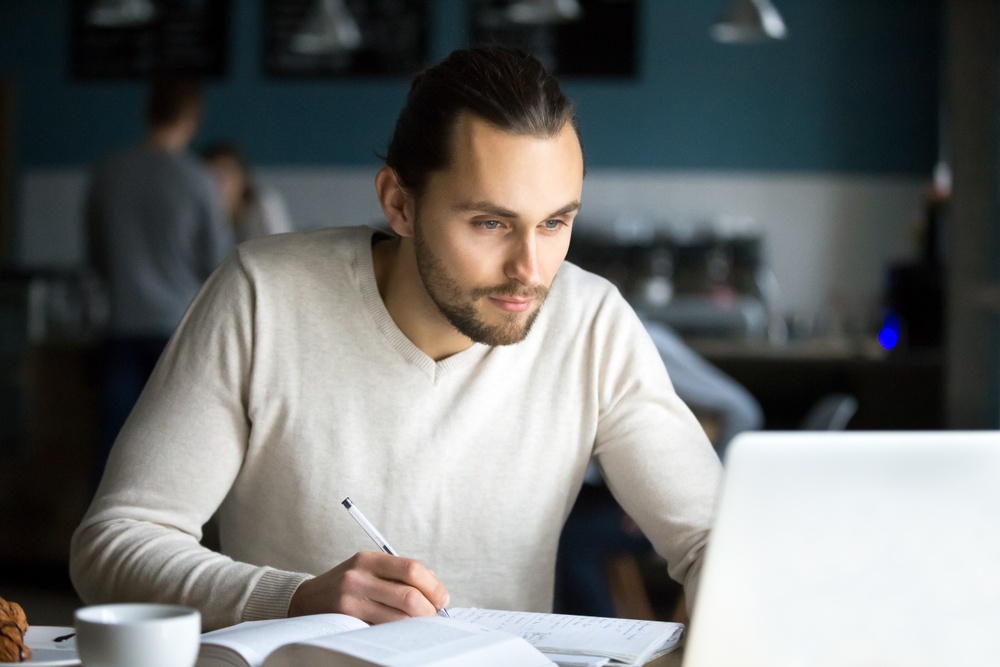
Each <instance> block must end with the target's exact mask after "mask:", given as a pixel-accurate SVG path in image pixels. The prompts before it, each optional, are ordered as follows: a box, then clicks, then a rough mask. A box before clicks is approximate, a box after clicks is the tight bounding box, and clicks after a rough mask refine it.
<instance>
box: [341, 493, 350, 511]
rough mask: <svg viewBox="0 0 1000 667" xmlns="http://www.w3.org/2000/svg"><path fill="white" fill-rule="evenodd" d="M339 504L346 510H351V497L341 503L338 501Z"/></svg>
mask: <svg viewBox="0 0 1000 667" xmlns="http://www.w3.org/2000/svg"><path fill="white" fill-rule="evenodd" d="M340 504H341V505H343V506H344V507H346V508H347V509H351V497H350V496H347V497H346V498H344V499H343V500H342V501H340Z"/></svg>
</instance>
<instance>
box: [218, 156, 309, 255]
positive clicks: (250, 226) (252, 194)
mask: <svg viewBox="0 0 1000 667" xmlns="http://www.w3.org/2000/svg"><path fill="white" fill-rule="evenodd" d="M201 156H202V159H204V160H205V164H206V165H208V168H209V170H211V172H212V175H213V176H214V177H215V182H216V185H217V186H218V188H219V192H220V194H221V195H222V200H223V202H224V203H225V206H226V213H227V214H228V216H229V223H230V224H231V225H232V229H233V233H234V234H235V235H236V241H237V243H242V242H243V241H246V240H247V239H252V238H257V237H259V236H268V235H270V234H281V233H284V232H290V231H292V229H293V227H292V222H291V219H290V218H289V216H288V208H287V207H286V206H285V200H284V199H283V198H282V197H281V194H280V193H279V192H278V191H277V190H274V189H273V188H268V187H265V186H262V185H260V184H259V183H256V182H255V181H254V179H253V178H252V175H251V173H250V166H249V164H248V162H247V159H246V155H245V154H244V152H243V151H242V150H241V149H240V147H239V146H237V145H236V144H235V143H233V142H230V141H220V142H217V143H213V144H211V145H209V146H208V148H206V149H205V150H203V151H202V153H201Z"/></svg>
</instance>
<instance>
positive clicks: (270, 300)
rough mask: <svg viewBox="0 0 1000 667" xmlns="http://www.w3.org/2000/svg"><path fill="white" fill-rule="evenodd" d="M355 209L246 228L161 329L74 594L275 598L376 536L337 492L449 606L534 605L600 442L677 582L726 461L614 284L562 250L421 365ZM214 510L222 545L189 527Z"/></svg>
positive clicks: (624, 499)
mask: <svg viewBox="0 0 1000 667" xmlns="http://www.w3.org/2000/svg"><path fill="white" fill-rule="evenodd" d="M372 234H373V231H372V230H371V229H367V228H339V229H324V230H318V231H315V232H308V233H300V234H290V235H282V236H277V237H268V238H265V239H260V240H256V241H251V242H249V243H246V244H244V245H242V246H241V247H240V248H239V249H238V250H237V251H236V252H235V253H234V254H233V255H232V256H231V257H230V258H229V259H228V260H227V261H226V262H225V263H224V264H223V265H222V266H221V267H220V269H219V270H218V271H216V273H215V274H214V275H213V277H212V278H211V279H210V280H209V282H208V283H207V284H206V286H205V288H204V289H203V290H202V292H201V294H200V295H199V296H198V297H197V299H196V300H195V301H194V303H193V304H192V306H191V308H190V310H189V311H188V313H187V314H186V315H185V317H184V320H183V322H182V323H181V325H180V327H179V328H178V330H177V332H176V333H175V335H174V337H173V340H172V341H171V343H170V345H169V346H168V348H167V350H166V352H165V353H164V356H163V358H162V359H161V360H160V363H159V365H158V367H157V369H156V371H155V372H154V374H153V377H152V378H151V379H150V381H149V383H148V385H147V387H146V389H145V391H144V393H143V395H142V397H141V398H140V400H139V403H138V404H137V406H136V408H135V410H134V411H133V413H132V415H131V417H130V418H129V420H128V422H127V423H126V425H125V427H124V428H123V430H122V432H121V434H120V436H119V438H118V441H117V442H116V444H115V447H114V450H113V452H112V454H111V458H110V460H109V462H108V468H107V472H106V473H105V476H104V479H103V481H102V483H101V486H100V489H99V491H98V494H97V496H96V498H95V499H94V501H93V503H92V505H91V507H90V510H89V512H88V513H87V515H86V517H85V518H84V520H83V522H82V523H81V525H80V527H79V528H78V529H77V531H76V534H75V535H74V538H73V544H72V553H71V574H72V577H73V582H74V584H75V585H76V588H77V590H78V591H79V593H80V595H81V596H82V598H83V599H84V600H85V601H86V602H88V603H96V602H101V601H112V600H115V601H124V600H160V601H170V602H178V603H183V604H188V605H191V606H194V607H197V608H199V609H200V610H201V612H202V614H203V622H204V627H205V629H206V630H208V629H212V628H217V627H221V626H226V625H231V624H234V623H238V622H240V621H246V620H253V619H261V618H271V617H281V616H284V615H285V614H286V613H287V608H288V603H289V600H290V599H291V596H292V594H293V593H294V592H295V590H296V588H297V586H298V585H299V584H300V583H301V582H302V581H303V580H304V579H305V578H307V577H310V576H313V575H316V574H319V573H322V572H324V571H326V570H328V569H330V568H331V567H333V566H335V565H337V564H338V563H340V562H341V561H343V560H345V559H346V558H348V557H350V556H351V555H353V554H354V553H355V552H357V551H371V550H373V548H374V547H373V545H372V544H371V542H370V540H369V538H368V537H367V535H365V533H364V532H363V531H362V530H361V529H360V528H359V527H358V526H357V524H355V523H354V521H353V519H352V518H351V517H350V515H349V514H348V513H347V511H346V510H345V509H344V508H343V507H342V506H341V501H342V500H343V499H344V498H345V497H346V496H350V497H351V498H352V499H353V500H354V501H355V502H357V504H358V506H359V507H361V508H362V509H363V510H364V512H365V514H366V515H367V516H368V518H369V519H370V520H371V521H372V523H374V524H375V525H376V526H378V527H379V529H380V530H381V531H382V533H383V534H384V535H385V536H386V537H387V538H388V540H389V541H390V543H392V545H393V546H394V547H395V548H396V550H397V551H399V552H400V553H401V554H403V555H406V556H409V557H413V558H418V559H420V560H421V561H422V562H423V563H425V564H426V565H428V566H429V567H431V568H432V569H433V570H434V571H435V572H436V574H437V575H438V578H439V579H441V581H442V582H444V584H445V585H446V586H447V587H448V590H449V592H450V593H451V602H452V604H453V605H455V606H462V607H468V606H480V607H489V608H498V609H522V610H541V611H545V610H549V609H550V608H551V602H552V588H553V568H554V563H555V555H556V546H557V541H558V537H559V533H560V530H561V527H562V524H563V521H564V520H565V518H566V515H567V513H568V512H569V509H570V507H571V505H572V503H573V501H574V499H575V497H576V494H577V491H578V490H579V487H580V484H581V480H582V479H583V474H584V470H585V468H586V466H587V462H588V461H589V460H590V458H591V456H595V457H596V459H597V461H598V462H599V463H600V465H601V467H602V468H603V470H604V474H605V477H606V479H607V481H608V484H609V486H610V487H611V489H612V491H613V492H614V494H615V495H616V496H617V498H618V499H619V501H620V502H621V504H622V506H623V507H624V508H625V510H626V511H627V512H628V513H629V514H630V515H631V516H632V517H633V518H634V519H635V520H636V521H637V522H638V524H639V526H640V527H641V528H642V529H643V531H644V532H645V533H646V534H647V535H648V536H649V537H650V539H651V540H652V542H653V544H654V545H655V547H656V549H657V550H658V551H659V553H660V554H662V555H663V556H664V557H665V558H666V559H667V561H668V562H669V564H670V572H671V575H672V576H673V577H674V578H675V579H677V580H678V581H681V582H683V583H684V584H685V587H686V589H687V592H688V596H689V602H690V599H693V595H694V585H695V583H696V581H697V575H698V572H699V569H700V565H701V560H702V556H703V552H704V549H705V545H706V540H707V537H708V528H709V523H710V519H711V514H712V509H713V506H714V499H715V494H716V490H717V486H718V483H719V477H720V469H721V468H720V465H719V462H718V459H717V457H716V455H715V453H714V452H713V450H712V448H711V446H710V445H709V443H708V440H707V439H706V437H705V435H704V434H703V432H702V431H701V429H700V428H699V425H698V422H697V421H696V420H695V418H694V417H693V416H692V414H691V412H690V411H689V410H688V409H687V407H686V406H685V405H684V404H683V403H682V402H681V401H680V399H678V398H677V395H676V394H675V393H674V391H673V389H672V387H671V385H670V382H669V379H668V377H667V373H666V372H665V370H664V368H663V363H662V361H661V360H660V357H659V355H658V354H657V352H656V349H655V348H654V346H653V343H652V342H651V341H650V339H649V336H648V335H646V333H645V331H644V329H643V327H642V325H641V323H640V322H639V320H638V318H637V317H636V316H635V314H634V313H633V312H632V310H631V309H630V308H629V306H628V305H627V304H626V303H625V301H624V300H623V299H622V297H621V296H620V295H619V294H618V292H617V291H616V290H615V288H614V287H613V286H611V284H610V283H608V282H607V281H605V280H603V279H601V278H599V277H597V276H594V275H593V274H590V273H587V272H585V271H582V270H581V269H579V268H578V267H576V266H573V265H571V264H568V263H567V264H564V265H563V266H562V268H561V269H560V271H559V274H558V276H557V277H556V279H555V281H554V283H553V286H552V289H551V291H550V294H549V298H548V300H547V301H546V302H545V304H544V306H543V307H542V311H541V314H540V315H539V317H538V319H537V321H536V322H535V325H534V327H533V329H532V330H531V333H530V334H529V335H528V336H527V338H526V339H525V340H524V341H523V342H521V343H519V344H517V345H513V346H506V347H495V348H491V347H487V346H484V345H480V344H476V345H473V346H472V347H471V348H469V349H468V350H466V351H464V352H461V353H459V354H456V355H454V356H452V357H449V358H447V359H444V360H443V361H440V362H434V361H433V360H432V359H430V358H429V357H427V356H426V355H424V354H423V353H422V352H421V351H420V350H419V349H418V348H416V347H415V346H414V345H413V344H412V343H411V342H410V341H409V339H407V338H406V337H405V336H404V335H403V334H402V332H400V330H399V329H398V328H397V327H396V325H395V324H394V323H393V321H392V318H391V317H390V316H389V313H388V311H387V310H386V309H385V306H384V304H383V303H382V300H381V298H380V297H379V293H378V289H377V285H376V282H375V277H374V273H373V268H372V252H371V240H372ZM216 511H218V520H219V526H220V537H221V552H222V553H217V552H214V551H211V550H208V549H206V548H204V547H203V546H201V545H200V544H199V540H200V538H201V531H202V526H203V525H204V524H205V522H207V521H208V520H209V519H210V518H211V517H212V515H213V514H215V513H216Z"/></svg>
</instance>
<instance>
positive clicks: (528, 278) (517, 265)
mask: <svg viewBox="0 0 1000 667" xmlns="http://www.w3.org/2000/svg"><path fill="white" fill-rule="evenodd" d="M504 274H505V275H506V277H507V278H508V279H510V280H516V281H517V282H519V283H521V284H522V285H525V286H526V287H535V286H536V285H539V284H541V282H542V277H541V273H539V268H538V242H537V240H536V239H535V235H534V234H533V233H527V234H524V235H521V236H519V237H518V238H517V239H516V240H514V241H512V243H511V248H510V250H509V254H508V257H507V262H506V265H505V266H504Z"/></svg>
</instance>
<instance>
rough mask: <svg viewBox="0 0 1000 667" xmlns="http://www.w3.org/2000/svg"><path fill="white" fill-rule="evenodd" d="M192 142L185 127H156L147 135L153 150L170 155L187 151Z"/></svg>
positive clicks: (147, 140) (147, 141)
mask: <svg viewBox="0 0 1000 667" xmlns="http://www.w3.org/2000/svg"><path fill="white" fill-rule="evenodd" d="M190 142H191V133H190V132H189V131H188V129H187V128H186V127H184V126H183V125H179V124H178V125H170V126H163V127H154V128H152V129H150V131H149V133H148V134H147V135H146V143H147V144H148V145H149V146H152V147H153V148H156V149H159V150H162V151H167V152H168V153H181V152H183V151H185V150H187V147H188V144H189V143H190Z"/></svg>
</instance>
